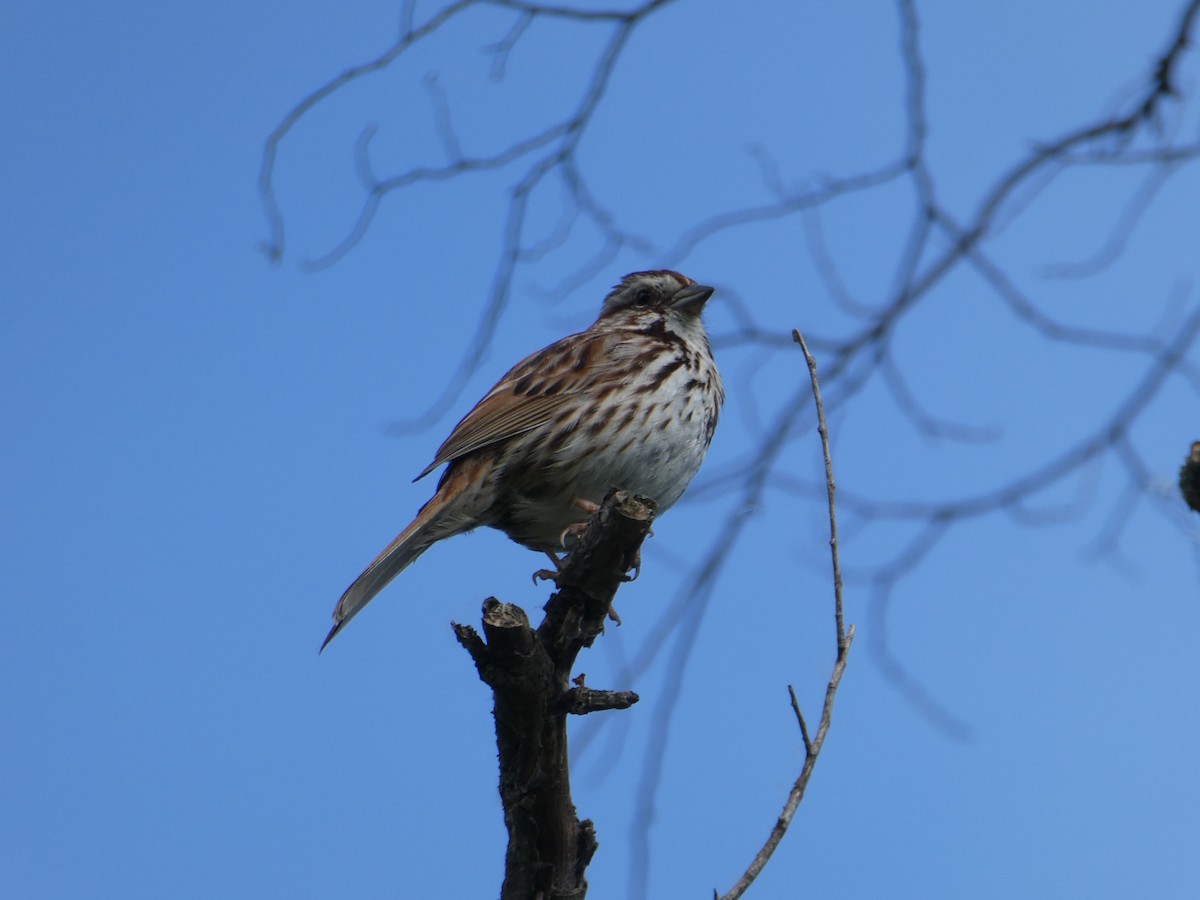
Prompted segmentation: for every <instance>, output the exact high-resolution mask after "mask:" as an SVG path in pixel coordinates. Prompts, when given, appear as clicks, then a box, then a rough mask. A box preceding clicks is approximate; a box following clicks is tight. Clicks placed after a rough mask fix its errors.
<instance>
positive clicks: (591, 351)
mask: <svg viewBox="0 0 1200 900" xmlns="http://www.w3.org/2000/svg"><path fill="white" fill-rule="evenodd" d="M606 337H607V335H605V334H601V333H596V332H588V331H585V332H582V333H581V334H573V335H571V336H570V337H566V338H563V339H562V340H561V341H558V342H556V343H554V344H551V345H550V346H549V347H546V348H545V349H544V350H539V351H538V352H537V353H534V354H533V355H532V356H528V357H526V358H525V359H523V360H522V361H521V362H519V363H517V364H516V365H515V366H513V368H512V369H510V370H509V372H508V374H506V375H505V376H504V377H503V378H501V379H500V381H499V382H497V383H496V386H495V387H493V388H492V389H491V390H490V391H488V393H487V395H486V396H485V397H484V398H483V399H482V400H480V401H479V402H478V403H477V404H476V405H475V408H474V409H472V410H471V411H470V412H469V413H467V415H466V417H465V418H464V419H463V420H462V421H461V422H459V423H458V425H456V426H455V427H454V430H453V431H452V432H450V437H448V438H446V442H445V443H444V444H442V446H441V447H439V448H438V452H437V456H436V457H435V458H434V460H433V462H431V463H430V464H429V465H428V466H426V467H425V469H424V471H422V472H421V474H420V475H418V476H417V477H416V478H415V479H413V480H414V481H419V480H420V479H422V478H424V477H425V476H426V475H428V474H429V473H430V472H432V471H433V470H434V469H436V468H437V467H438V466H440V465H442V464H443V463H448V462H452V461H453V460H456V459H458V458H459V457H462V456H466V455H467V454H468V453H471V452H472V451H475V450H479V449H481V448H483V447H488V446H491V445H492V444H498V443H500V442H501V441H505V440H508V439H509V438H513V437H516V436H517V435H521V434H525V433H526V432H528V431H533V430H534V429H535V428H538V427H539V426H541V425H544V424H545V423H546V422H548V421H550V419H551V418H552V417H553V416H554V414H555V412H557V411H558V410H559V409H560V408H561V407H562V406H564V405H566V404H567V403H569V402H570V401H571V400H572V399H573V398H574V397H576V396H578V395H579V394H581V393H586V392H587V391H588V390H589V389H590V388H591V387H592V386H593V385H594V383H595V380H596V379H595V367H594V366H592V365H590V363H592V362H593V361H594V360H595V358H596V357H597V355H598V354H601V353H603V344H604V343H605V338H606Z"/></svg>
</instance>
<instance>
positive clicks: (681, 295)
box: [671, 284, 716, 316]
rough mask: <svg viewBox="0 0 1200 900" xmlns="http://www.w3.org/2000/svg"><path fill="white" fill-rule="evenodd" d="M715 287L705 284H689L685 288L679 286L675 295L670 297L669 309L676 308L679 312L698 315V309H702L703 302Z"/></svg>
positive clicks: (706, 300) (705, 301)
mask: <svg viewBox="0 0 1200 900" xmlns="http://www.w3.org/2000/svg"><path fill="white" fill-rule="evenodd" d="M715 290H716V288H711V287H709V286H708V285H707V284H691V285H688V286H687V287H685V288H680V289H679V290H677V291H676V292H675V296H674V297H672V298H671V309H677V310H679V311H680V312H685V313H691V314H692V315H693V316H698V315H700V310H702V309H704V304H705V303H707V302H708V298H709V297H711V296H712V295H713V291H715Z"/></svg>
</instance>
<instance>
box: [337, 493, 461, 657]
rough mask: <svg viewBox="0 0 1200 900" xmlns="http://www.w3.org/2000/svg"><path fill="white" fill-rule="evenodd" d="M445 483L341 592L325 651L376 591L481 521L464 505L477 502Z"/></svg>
mask: <svg viewBox="0 0 1200 900" xmlns="http://www.w3.org/2000/svg"><path fill="white" fill-rule="evenodd" d="M442 487H450V485H448V484H443V485H441V486H440V487H439V490H438V492H437V493H436V494H434V496H433V498H432V499H430V501H429V502H428V503H426V504H425V505H424V506H423V507H421V511H420V512H419V513H417V517H416V518H415V519H413V522H412V524H411V525H409V526H408V527H407V528H405V529H404V530H403V531H402V532H400V534H399V536H397V538H396V539H395V540H394V541H392V542H391V543H390V544H389V545H388V546H387V549H385V550H384V551H383V552H382V553H380V554H379V556H377V557H376V558H375V561H374V562H373V563H371V564H370V565H369V566H367V568H366V570H365V571H364V572H363V573H362V574H361V575H359V576H358V577H357V578H356V579H354V583H353V584H351V585H350V587H348V588H346V593H344V594H342V599H340V600H339V601H338V603H337V606H336V607H334V610H333V628H332V629H330V631H329V634H328V635H327V636H326V638H325V641H324V643H322V644H321V650H322V651H323V650H324V649H325V648H326V647H327V646H329V642H330V641H332V640H333V639H334V637H336V636H337V633H338V632H339V631H341V630H342V629H343V628H345V627H346V625H347V623H349V621H350V620H351V619H353V618H354V617H355V616H356V615H358V613H359V611H360V610H361V609H362V608H363V607H364V606H366V605H367V604H368V603H370V602H371V601H372V600H373V599H374V598H375V595H376V594H378V593H379V592H380V591H382V590H383V589H384V588H385V587H387V585H388V582H390V581H391V580H392V579H393V578H395V577H396V576H397V575H399V574H400V573H401V572H403V571H404V570H405V569H407V568H408V567H409V565H411V564H412V562H413V560H415V559H416V558H417V557H418V556H420V555H421V554H422V553H424V552H425V551H426V550H428V549H429V548H430V547H431V546H433V544H435V543H436V542H437V541H440V540H442V539H443V538H448V537H451V536H453V535H456V534H461V533H462V532H464V531H469V530H470V529H472V528H474V527H475V526H476V525H479V524H481V522H480V521H479V519H478V518H477V512H478V511H477V510H475V509H470V510H468V509H464V508H463V507H464V506H473V505H475V504H470V503H466V504H464V503H463V501H464V500H465V499H468V498H465V497H464V496H463V495H462V494H461V493H458V492H456V491H454V490H442V489H441V488H442Z"/></svg>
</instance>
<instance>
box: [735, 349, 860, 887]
mask: <svg viewBox="0 0 1200 900" xmlns="http://www.w3.org/2000/svg"><path fill="white" fill-rule="evenodd" d="M792 339H793V340H794V341H795V342H796V343H797V344H799V345H800V349H801V350H802V351H804V359H805V361H806V362H807V363H808V375H809V379H810V380H811V381H812V393H813V399H814V400H815V401H816V404H817V431H818V433H819V434H820V435H821V451H822V453H823V454H824V456H825V489H826V494H827V496H828V498H829V554H830V557H831V559H832V563H833V608H834V622H835V624H836V626H837V656H836V658H835V659H834V663H833V674H832V675H831V676H830V678H829V685H828V686H827V687H826V688H825V704H824V706H822V708H821V722H820V724H819V725H818V726H817V734H816V737H814V738H811V739H810V737H809V734H808V726H807V725H806V724H805V721H804V714H803V713H802V712H801V711H800V703H799V702H798V701H797V700H796V692H795V691H794V690H792V687H791V685H788V694H789V695H790V696H791V700H792V711H793V712H795V714H796V720H797V722H799V724H800V734H801V736H802V737H803V738H804V766H803V767H802V768H801V770H800V775H799V777H798V778H797V779H796V781H795V783H794V784H793V785H792V789H791V791H790V792H789V794H788V798H787V802H786V803H785V804H784V805H783V812H782V813H780V814H779V818H778V819H777V820H776V821H775V826H774V827H773V828H772V829H771V833H770V835H769V836H768V837H767V840H766V843H764V844H763V846H762V849H761V850H759V851H758V853H757V854H755V856H754V859H753V860H752V861H751V863H750V866H749V867H748V868H747V869H746V871H745V873H744V874H743V875H742V877H741V878H739V879H738V881H737V884H735V885H734V886H733V887H732V888H730V890H729V893H727V894H725V895H723V896H722V895H719V894H717V892H715V891H714V892H713V896H715V897H718V898H719V900H736V898H738V897H741V896H742V895H743V894H745V893H746V891H747V889H748V888H749V887H750V885H751V884H753V883H754V879H756V878H757V877H758V875H759V873H760V872H761V871H762V870H763V869H764V868H765V867H766V865H767V863H768V862H769V861H770V859H771V856H772V855H773V854H774V853H775V849H776V848H777V847H778V846H779V844H780V842H781V841H782V840H783V836H784V835H785V834H786V833H787V830H788V827H789V826H790V825H791V824H792V819H793V818H795V816H796V810H797V809H799V808H800V801H801V800H803V799H804V791H805V790H806V789H807V787H808V782H809V780H810V779H811V778H812V773H813V769H814V768H815V767H816V764H817V757H818V756H820V755H821V747H822V746H824V744H825V736H826V735H827V734H828V733H829V726H830V724H831V723H832V721H833V701H834V698H836V697H837V692H838V687H839V686H840V685H841V683H842V674H843V673H844V672H845V671H846V657H847V655H848V654H849V652H850V644H851V643H852V642H853V641H854V626H853V625H851V626H850V628H849V629H847V628H846V625H845V617H844V615H843V611H842V567H841V563H840V562H839V560H838V532H837V502H836V494H837V486H836V483H835V482H834V479H833V457H832V455H831V454H830V452H829V427H828V425H827V424H826V422H825V404H824V402H823V401H822V400H821V386H820V383H819V382H818V380H817V361H816V360H815V359H813V355H812V354H811V353H809V352H808V345H807V344H806V343H804V337H803V336H802V335H801V334H800V332H799V331H795V330H794V331H792Z"/></svg>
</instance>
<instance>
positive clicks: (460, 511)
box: [321, 271, 725, 650]
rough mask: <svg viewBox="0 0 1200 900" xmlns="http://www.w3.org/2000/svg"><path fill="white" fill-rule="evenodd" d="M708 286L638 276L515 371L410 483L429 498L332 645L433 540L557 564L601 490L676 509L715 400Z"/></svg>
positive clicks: (716, 407) (367, 574)
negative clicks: (509, 546) (478, 540)
mask: <svg viewBox="0 0 1200 900" xmlns="http://www.w3.org/2000/svg"><path fill="white" fill-rule="evenodd" d="M712 293H713V289H712V288H711V287H706V286H704V285H701V284H696V283H695V282H694V281H692V280H691V279H690V278H685V277H684V276H682V275H680V274H678V273H677V272H669V271H655V272H635V273H633V274H632V275H626V276H625V277H624V278H623V279H621V283H620V284H618V285H617V286H616V287H615V288H613V290H612V291H611V292H610V293H609V295H608V296H607V297H606V298H605V299H604V307H603V309H602V310H601V311H600V317H599V318H598V319H597V320H596V322H595V324H593V325H592V326H591V327H590V328H589V329H588V330H587V331H584V332H581V333H580V334H573V335H571V336H570V337H566V338H563V339H562V340H561V341H558V342H557V343H554V344H551V345H550V346H549V347H547V348H545V349H544V350H539V351H538V352H537V353H534V354H533V355H532V356H530V357H527V358H526V359H525V360H523V361H522V362H520V363H518V364H517V365H516V366H515V367H514V368H513V369H512V370H511V371H510V372H509V373H508V374H507V375H505V376H504V377H503V378H501V379H500V382H499V383H498V384H497V385H496V386H495V387H494V388H492V389H491V390H490V391H489V392H488V394H487V396H485V397H484V398H483V399H482V400H480V401H479V403H477V404H476V405H475V408H474V409H472V410H471V411H470V412H469V413H468V414H467V416H466V418H464V419H463V420H462V421H461V422H459V423H458V425H457V426H456V427H455V429H454V431H453V432H451V434H450V437H449V438H447V439H446V442H445V443H444V444H442V446H441V449H439V450H438V452H437V456H436V458H435V459H434V460H433V462H431V463H430V464H429V465H428V466H426V468H425V471H423V472H422V473H421V474H420V475H418V476H417V479H421V478H424V477H425V476H426V475H428V474H429V473H430V472H432V471H433V470H434V469H435V468H437V467H438V466H440V465H442V464H443V463H449V465H448V466H447V467H446V471H445V472H444V473H442V478H441V480H440V481H439V482H438V487H437V493H435V494H434V495H433V498H432V499H431V500H430V501H429V502H428V503H426V504H425V505H424V506H423V507H422V508H421V511H420V512H419V513H418V514H417V517H416V519H415V520H414V521H413V523H412V524H411V525H409V526H408V527H407V528H405V529H404V531H402V532H401V533H400V536H399V537H397V538H396V540H394V541H393V542H392V543H391V545H390V546H388V548H387V549H386V550H384V551H383V552H382V553H381V554H380V555H379V557H378V558H377V559H376V560H375V561H374V562H373V563H371V565H370V566H368V567H367V569H366V571H364V572H363V573H362V574H361V575H359V576H358V578H357V579H355V581H354V583H353V584H352V585H350V587H349V588H348V589H347V590H346V593H345V594H343V595H342V598H341V600H339V601H338V604H337V607H336V608H335V609H334V611H333V621H334V625H333V630H331V631H330V632H329V636H328V637H326V638H325V643H324V644H322V645H321V649H322V650H324V649H325V647H326V645H328V643H329V642H330V641H331V640H333V638H334V636H335V635H336V634H337V633H338V632H339V631H341V630H342V628H344V627H345V626H346V623H347V622H349V621H350V620H351V619H352V618H353V617H354V616H355V615H356V614H357V613H358V611H359V610H361V609H362V608H363V607H364V606H366V605H367V603H369V602H370V601H371V599H372V598H374V597H375V595H376V594H378V593H379V592H380V591H381V590H383V588H384V586H385V585H387V583H388V582H389V581H391V580H392V579H393V578H395V577H396V576H397V575H398V574H400V572H402V571H403V570H404V569H405V568H406V567H407V566H408V565H409V564H410V563H411V562H412V561H413V560H415V559H416V558H417V557H418V556H420V555H421V554H422V553H424V552H425V551H426V550H428V549H429V547H430V546H432V545H433V544H434V543H435V542H437V541H440V540H442V539H444V538H448V537H452V536H453V535H456V534H462V533H463V532H465V531H470V530H471V529H473V528H476V527H478V526H480V525H490V526H491V527H493V528H498V529H500V530H501V531H503V532H504V533H505V534H507V535H508V536H509V537H510V538H512V539H513V540H514V541H516V542H517V543H518V544H523V545H525V546H526V547H529V548H530V549H533V550H540V551H542V552H545V553H548V554H550V556H551V558H555V557H554V552H555V551H561V550H562V549H563V540H564V537H565V536H566V534H567V533H568V532H570V531H572V530H573V528H577V527H578V526H580V525H581V524H582V523H584V522H586V520H587V518H588V516H589V515H590V514H591V513H592V512H594V511H595V510H596V508H597V504H599V502H600V501H601V500H603V499H604V496H605V495H606V494H607V493H608V491H609V490H610V489H611V488H614V487H618V488H623V489H625V490H628V491H632V492H633V493H636V494H642V495H644V496H647V497H650V498H652V499H653V500H655V501H656V502H657V503H658V509H659V512H660V513H661V512H662V511H664V510H666V509H668V508H669V507H670V506H671V505H672V504H674V503H675V501H676V500H678V499H679V497H680V495H681V494H682V493H683V491H684V489H685V488H686V487H687V486H688V483H689V482H690V481H691V480H692V477H693V476H694V475H695V474H696V471H697V470H698V469H699V468H700V463H701V462H702V461H703V460H704V455H705V453H706V452H707V451H708V445H709V442H710V441H711V440H712V436H713V431H714V430H715V429H716V427H717V416H718V414H719V413H720V410H721V402H722V401H723V400H724V398H725V390H724V387H723V386H722V384H721V376H720V374H719V373H718V372H717V367H716V363H715V362H714V361H713V356H712V350H711V349H710V348H709V345H708V336H707V335H706V334H705V331H704V325H703V323H702V322H701V321H700V312H701V310H703V308H704V304H705V303H706V302H707V301H708V298H709V297H711V296H712Z"/></svg>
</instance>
